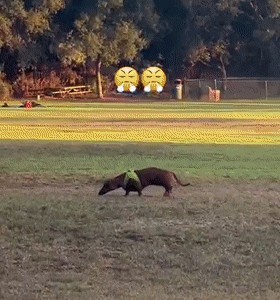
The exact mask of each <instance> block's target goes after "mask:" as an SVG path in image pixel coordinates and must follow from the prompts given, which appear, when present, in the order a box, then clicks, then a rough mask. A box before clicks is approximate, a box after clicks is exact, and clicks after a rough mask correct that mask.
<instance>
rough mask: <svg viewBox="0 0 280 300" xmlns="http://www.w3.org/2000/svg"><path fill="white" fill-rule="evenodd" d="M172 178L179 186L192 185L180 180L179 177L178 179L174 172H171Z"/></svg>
mask: <svg viewBox="0 0 280 300" xmlns="http://www.w3.org/2000/svg"><path fill="white" fill-rule="evenodd" d="M173 176H174V178H175V179H176V181H177V183H179V184H180V185H181V186H188V185H192V184H191V183H182V181H181V180H180V179H178V177H177V176H176V174H175V173H173Z"/></svg>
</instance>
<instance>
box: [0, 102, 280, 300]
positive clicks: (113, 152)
mask: <svg viewBox="0 0 280 300" xmlns="http://www.w3.org/2000/svg"><path fill="white" fill-rule="evenodd" d="M45 104H46V105H47V106H48V107H47V108H38V109H32V110H30V111H26V110H20V109H16V108H9V109H0V116H1V118H0V130H1V131H0V137H1V140H0V200H1V201H0V299H67V300H68V299H139V300H140V299H141V300H142V299H269V300H270V299H279V297H280V272H279V268H280V266H279V261H280V234H279V233H280V202H279V199H280V186H279V180H280V164H279V161H280V151H279V140H278V136H279V118H280V115H279V108H280V105H279V104H273V103H271V105H269V104H266V105H263V104H258V103H256V104H253V103H250V104H242V103H227V104H222V103H221V105H220V104H219V105H216V104H206V103H205V104H203V103H193V104H191V103H187V104H186V103H179V104H175V103H162V104H161V105H159V104H157V103H145V104H143V103H139V104H137V105H134V104H113V103H112V104H111V103H110V104H90V105H89V106H88V104H85V103H82V104H78V105H76V104H75V106H74V104H73V103H72V104H70V103H58V104H57V103H45ZM112 108H114V110H113V111H112V112H111V111H110V110H111V109H112ZM157 111H159V115H157V113H156V112H157ZM155 116H156V117H155ZM106 126H108V127H106ZM135 126H139V128H141V130H140V131H139V133H138V136H139V137H140V139H141V138H143V140H144V141H146V137H147V135H149V137H150V139H151V140H152V141H153V143H143V142H142V143H138V142H136V140H134V139H132V138H131V135H129V134H128V133H129V132H130V131H131V130H133V128H134V127H135ZM153 126H154V127H153ZM174 126H175V127H174ZM176 126H177V127H176ZM180 126H182V127H185V126H189V127H190V128H191V129H192V130H191V131H190V132H191V133H190V132H189V133H187V132H185V131H182V133H181V134H180V137H177V138H173V135H172V134H170V135H165V134H166V132H167V129H168V128H170V127H172V128H173V127H174V128H179V127H180ZM207 126H208V127H211V129H212V130H213V131H214V132H215V134H214V137H213V135H212V136H210V137H209V134H208V135H202V134H201V132H204V130H205V128H207ZM7 128H8V129H7ZM38 128H39V129H38ZM107 128H112V129H114V130H115V131H114V133H115V134H116V136H119V135H120V134H121V133H123V132H125V134H124V135H123V136H121V138H119V139H117V140H119V141H121V142H111V139H113V138H114V136H115V135H110V136H109V138H106V134H108V133H107ZM152 128H155V131H153V130H152ZM194 128H196V129H195V130H197V134H198V136H197V137H196V136H195V134H194V133H193V132H194V131H195V130H194ZM230 128H234V130H235V133H236V134H237V135H236V137H235V140H233V134H232V132H231V131H230ZM17 129H19V132H22V134H19V133H18V131H17ZM40 130H41V131H40ZM98 130H99V131H100V136H97V135H96V132H98ZM156 130H158V131H160V132H161V135H160V136H157V135H156ZM219 130H224V131H219ZM38 131H39V132H45V134H44V135H43V136H36V132H38ZM146 131H147V132H146ZM78 132H80V133H79V134H80V135H79V134H78ZM174 132H175V129H174ZM198 132H200V133H198ZM221 132H226V134H225V135H224V136H223V135H222V134H221ZM191 134H193V135H191ZM98 137H99V138H98ZM36 138H38V140H36V141H35V139H36ZM26 139H31V140H29V141H27V140H26ZM60 139H61V140H63V141H61V140H60ZM193 140H195V141H196V143H192V141H193ZM98 141H99V142H98ZM100 141H102V142H100ZM155 141H164V143H158V142H155ZM207 141H208V142H207ZM231 141H232V143H231ZM262 142H263V143H262ZM145 166H158V167H162V168H166V169H170V170H173V171H175V172H176V173H177V174H178V176H179V177H180V178H181V179H182V181H185V182H191V183H192V184H193V186H190V187H176V188H175V190H174V195H173V197H172V198H171V199H166V198H163V197H162V195H163V192H164V190H163V188H160V187H149V188H147V189H145V190H144V191H143V197H141V198H139V197H138V196H136V195H135V194H133V193H132V194H131V195H130V196H129V197H123V194H124V193H123V191H119V190H117V191H114V192H112V193H111V194H108V195H105V196H103V197H98V196H97V193H98V191H99V189H100V188H101V186H102V182H103V181H104V179H105V178H108V177H111V176H114V175H117V174H118V173H120V172H123V171H124V170H126V169H128V168H142V167H145Z"/></svg>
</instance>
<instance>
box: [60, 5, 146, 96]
mask: <svg viewBox="0 0 280 300" xmlns="http://www.w3.org/2000/svg"><path fill="white" fill-rule="evenodd" d="M120 16H122V17H121V18H120ZM146 45H147V41H146V39H145V38H144V37H143V36H142V32H141V30H139V28H138V27H137V26H136V25H135V24H134V23H133V22H132V20H130V18H129V17H128V16H127V15H126V14H125V11H124V9H123V1H122V0H110V1H98V3H97V6H96V7H95V10H93V12H92V13H91V14H86V13H83V14H81V16H80V18H79V19H77V20H76V21H75V26H74V29H73V30H72V31H71V32H70V33H69V34H68V38H67V40H66V41H65V42H63V43H60V45H59V48H58V53H59V57H60V59H61V60H62V61H63V62H64V63H65V64H72V63H78V64H84V63H85V62H86V60H87V59H90V60H92V61H95V62H96V85H97V92H98V97H100V98H102V97H103V92H102V85H101V65H102V64H104V65H106V66H108V65H116V64H118V62H120V61H121V60H133V59H134V58H135V57H136V56H137V54H138V53H139V52H140V51H141V50H142V49H143V48H144V47H145V46H146Z"/></svg>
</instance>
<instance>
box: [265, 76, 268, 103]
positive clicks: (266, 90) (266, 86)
mask: <svg viewBox="0 0 280 300" xmlns="http://www.w3.org/2000/svg"><path fill="white" fill-rule="evenodd" d="M267 90H268V89H267V80H266V81H265V100H267Z"/></svg>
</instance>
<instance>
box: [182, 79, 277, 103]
mask: <svg viewBox="0 0 280 300" xmlns="http://www.w3.org/2000/svg"><path fill="white" fill-rule="evenodd" d="M211 89H212V90H220V92H221V99H222V100H230V99H232V100H233V99H240V100H244V99H259V100H268V99H277V98H279V101H280V78H279V79H275V78H273V79H270V78H227V79H226V80H222V79H185V80H184V97H185V98H186V99H190V100H198V101H209V90H211Z"/></svg>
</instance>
